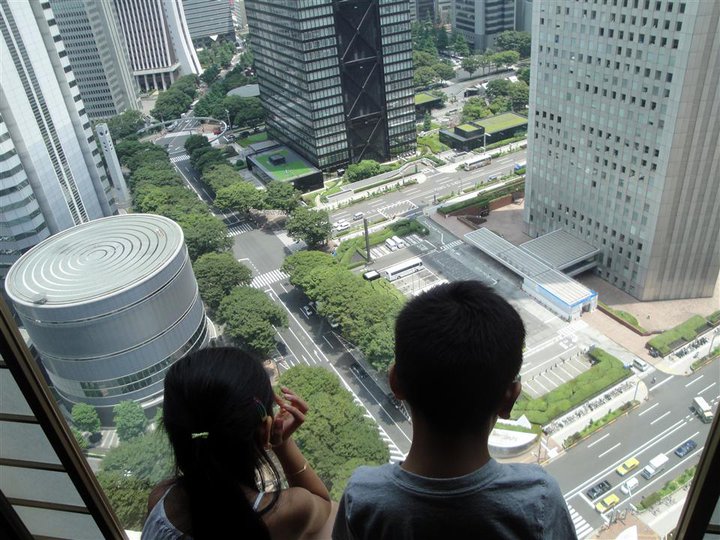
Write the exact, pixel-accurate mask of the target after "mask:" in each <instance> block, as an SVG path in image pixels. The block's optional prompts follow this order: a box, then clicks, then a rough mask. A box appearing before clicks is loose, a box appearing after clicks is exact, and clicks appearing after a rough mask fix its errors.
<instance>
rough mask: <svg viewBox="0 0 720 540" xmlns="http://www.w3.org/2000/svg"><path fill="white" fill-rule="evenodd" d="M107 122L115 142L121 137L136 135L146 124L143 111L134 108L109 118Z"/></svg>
mask: <svg viewBox="0 0 720 540" xmlns="http://www.w3.org/2000/svg"><path fill="white" fill-rule="evenodd" d="M106 123H107V125H108V129H109V130H110V135H111V136H112V138H113V141H114V142H115V144H117V143H118V141H120V139H124V138H125V137H131V136H133V135H135V134H136V133H137V131H138V130H139V129H141V128H142V127H143V126H144V125H145V122H144V121H143V115H142V113H141V112H140V111H135V110H132V109H130V110H127V111H125V112H124V113H120V114H118V115H116V116H113V117H112V118H108V119H107V120H106Z"/></svg>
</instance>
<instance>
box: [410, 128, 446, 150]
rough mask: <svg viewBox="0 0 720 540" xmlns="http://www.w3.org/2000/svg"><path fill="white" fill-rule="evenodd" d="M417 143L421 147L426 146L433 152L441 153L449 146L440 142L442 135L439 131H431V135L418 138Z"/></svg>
mask: <svg viewBox="0 0 720 540" xmlns="http://www.w3.org/2000/svg"><path fill="white" fill-rule="evenodd" d="M417 145H418V146H419V147H425V148H427V149H428V150H429V151H430V152H432V153H433V154H439V153H440V152H443V151H445V150H448V149H449V147H448V146H446V145H444V144H443V143H441V142H440V135H439V134H438V133H431V134H430V135H424V136H422V137H418V138H417Z"/></svg>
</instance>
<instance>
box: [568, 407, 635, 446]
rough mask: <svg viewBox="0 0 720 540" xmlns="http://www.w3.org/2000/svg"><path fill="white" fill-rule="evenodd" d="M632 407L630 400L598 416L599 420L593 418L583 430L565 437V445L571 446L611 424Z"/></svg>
mask: <svg viewBox="0 0 720 540" xmlns="http://www.w3.org/2000/svg"><path fill="white" fill-rule="evenodd" d="M630 407H632V403H631V402H630V401H628V402H626V403H623V404H622V405H621V406H620V407H618V408H617V409H615V410H614V411H610V412H609V413H607V414H606V415H605V416H603V417H602V418H598V419H597V420H591V421H590V423H589V424H588V426H587V427H586V428H585V429H583V430H582V431H578V432H575V433H573V434H572V435H570V436H569V437H568V438H567V439H565V442H563V446H564V447H565V448H569V447H570V446H572V445H573V444H575V443H577V442H579V441H581V440H583V439H584V438H585V437H587V436H589V435H591V434H592V433H595V432H596V431H597V430H599V429H600V428H601V427H603V426H605V425H607V424H609V423H610V422H612V421H613V420H615V419H616V418H617V417H618V416H620V415H622V414H623V413H624V412H625V411H627V410H629V409H630Z"/></svg>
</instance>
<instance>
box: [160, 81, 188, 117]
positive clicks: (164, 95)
mask: <svg viewBox="0 0 720 540" xmlns="http://www.w3.org/2000/svg"><path fill="white" fill-rule="evenodd" d="M192 101H193V98H191V97H190V96H188V95H187V94H186V93H184V92H182V91H180V90H176V89H174V88H173V87H172V86H171V87H170V88H169V89H168V90H165V91H164V92H160V95H159V96H158V98H157V101H156V102H155V108H154V109H153V110H152V111H150V114H152V115H153V117H154V118H157V119H159V120H162V121H164V122H167V121H169V120H174V119H176V118H180V115H182V114H183V113H184V112H186V111H187V110H189V109H190V104H191V103H192Z"/></svg>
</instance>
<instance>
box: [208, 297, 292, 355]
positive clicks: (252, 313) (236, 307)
mask: <svg viewBox="0 0 720 540" xmlns="http://www.w3.org/2000/svg"><path fill="white" fill-rule="evenodd" d="M217 315H218V319H219V320H220V322H221V323H222V324H224V325H225V334H226V335H228V336H230V337H231V338H233V339H234V340H237V341H238V342H239V344H240V345H241V346H243V347H244V348H246V349H248V350H249V351H251V352H253V353H255V354H258V355H260V356H267V355H268V354H270V352H271V351H272V350H273V349H274V348H275V346H276V343H275V328H277V327H278V326H283V327H285V326H287V314H286V313H285V311H284V310H283V309H282V308H281V307H280V306H278V305H277V304H275V303H274V302H273V301H272V300H270V298H269V297H268V296H267V295H266V294H265V293H264V292H262V291H259V290H257V289H255V288H253V287H235V288H234V289H233V290H232V292H231V293H230V294H229V295H228V296H226V297H225V298H223V299H222V301H221V302H220V306H219V308H218V311H217Z"/></svg>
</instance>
